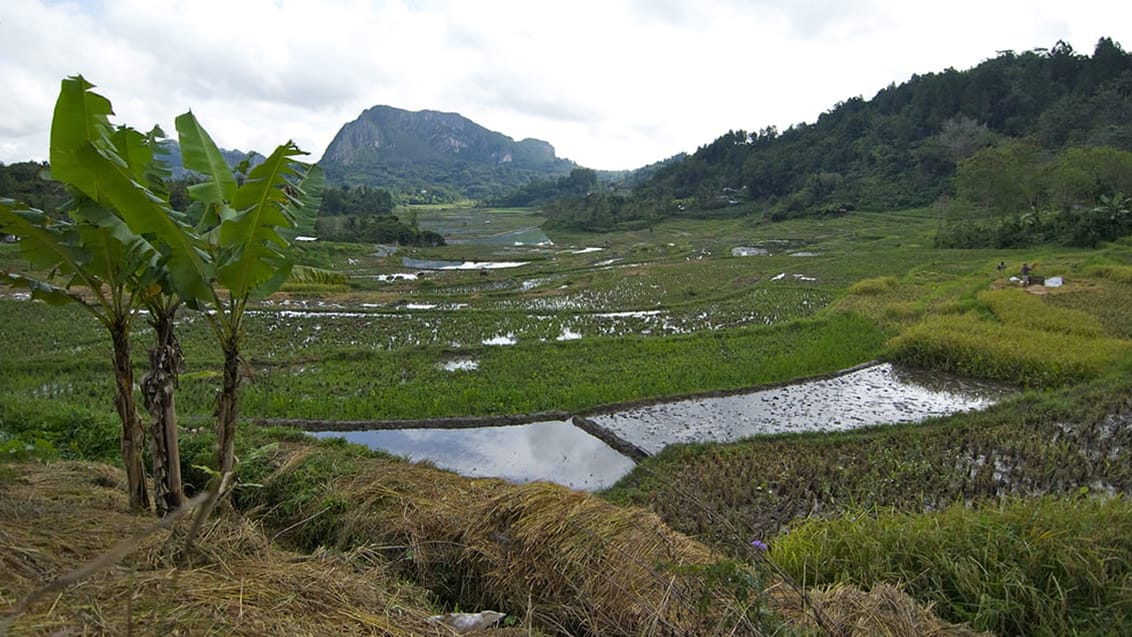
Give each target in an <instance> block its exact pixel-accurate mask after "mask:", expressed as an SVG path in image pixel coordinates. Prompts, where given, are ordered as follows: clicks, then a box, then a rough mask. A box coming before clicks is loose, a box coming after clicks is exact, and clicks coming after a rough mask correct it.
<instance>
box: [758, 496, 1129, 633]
mask: <svg viewBox="0 0 1132 637" xmlns="http://www.w3.org/2000/svg"><path fill="white" fill-rule="evenodd" d="M1130 528H1132V502H1130V501H1129V500H1128V499H1126V498H1121V497H1115V498H1038V499H1026V500H1014V501H1010V502H1008V503H1005V504H1002V505H1000V506H989V507H986V508H982V509H978V510H973V509H970V508H968V507H965V506H963V505H954V506H951V507H948V508H946V509H944V510H942V511H938V512H935V513H929V514H911V513H895V512H874V511H868V510H866V511H847V512H845V513H843V514H842V515H840V516H838V517H836V518H832V519H811V520H807V521H806V522H804V523H802V524H800V525H798V526H797V527H795V528H792V529H791V530H790V532H789V533H786V534H783V535H781V536H778V537H777V538H775V539H774V541H773V542H772V543H771V546H772V557H773V559H774V560H775V561H776V562H777V563H778V564H779V565H780V566H782V567H783V568H785V569H786V570H787V571H788V572H790V573H791V575H792V576H794V577H795V578H797V579H799V580H800V581H801V580H804V581H805V582H806V584H807V585H826V584H833V583H853V584H856V585H860V586H864V587H869V586H872V585H873V584H875V583H879V582H901V583H903V584H904V586H905V587H906V590H907V591H908V592H909V593H910V594H912V596H913V597H916V598H918V599H919V600H921V601H927V602H933V603H934V604H935V609H936V611H937V612H938V613H939V614H940V615H941V616H942V617H944V618H946V619H949V620H951V621H955V622H969V623H970V624H971V625H972V626H974V627H976V628H978V629H981V630H989V631H994V632H996V633H998V634H1006V635H1067V634H1110V635H1116V634H1129V633H1132V594H1130V593H1132V535H1130V534H1129V533H1128V529H1130Z"/></svg>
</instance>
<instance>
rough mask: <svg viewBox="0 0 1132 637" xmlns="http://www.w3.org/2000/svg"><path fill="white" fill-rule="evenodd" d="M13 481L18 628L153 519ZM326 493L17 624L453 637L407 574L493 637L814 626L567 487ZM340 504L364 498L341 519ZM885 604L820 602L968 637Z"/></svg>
mask: <svg viewBox="0 0 1132 637" xmlns="http://www.w3.org/2000/svg"><path fill="white" fill-rule="evenodd" d="M329 451H330V452H331V453H333V450H329ZM313 459H321V460H320V461H322V462H325V461H326V459H325V456H323V455H322V454H321V453H320V452H315V451H312V448H311V447H309V446H305V445H296V446H293V447H291V448H290V449H289V450H281V451H280V452H279V455H278V456H277V458H276V461H277V462H278V463H279V468H278V470H277V471H276V473H275V474H274V476H273V477H272V478H271V479H270V480H268V481H267V485H266V488H265V489H263V491H264V492H271V491H272V489H273V488H274V487H281V486H285V485H287V478H288V476H294V475H296V474H297V473H301V468H302V467H303V465H304V463H305V462H307V461H309V460H313ZM347 464H349V463H347ZM3 468H4V472H3V475H2V476H0V613H2V614H3V616H4V618H5V619H9V617H7V616H8V615H10V611H11V610H12V609H13V608H14V607H16V605H17V604H18V603H19V602H20V601H21V600H23V599H24V598H25V597H26V596H28V594H29V593H31V592H32V591H34V590H36V589H38V588H40V587H42V586H43V585H44V584H46V583H48V582H50V581H52V580H53V579H55V578H57V577H59V576H61V575H63V574H65V573H67V572H69V571H71V570H72V569H74V568H76V567H77V566H79V565H81V564H83V563H85V562H87V561H89V560H91V559H92V558H94V557H96V556H99V555H101V554H103V553H105V552H106V551H108V550H109V549H110V548H111V547H112V546H113V545H114V544H115V543H117V542H118V541H120V540H121V539H122V538H128V537H130V536H133V535H135V534H138V533H140V532H142V531H144V530H145V529H147V528H149V527H150V526H151V525H152V524H153V522H154V520H153V518H151V517H149V516H147V515H141V514H135V513H131V512H130V511H129V510H128V508H127V502H126V498H125V492H124V489H123V486H122V480H123V477H122V475H121V472H120V471H119V470H117V469H113V468H110V467H107V466H104V465H99V464H93V463H79V462H61V463H56V464H52V465H31V464H27V465H5V466H4V467H3ZM309 475H311V474H308V477H309ZM316 475H321V474H316ZM273 485H274V487H273ZM290 486H295V485H293V484H292V485H290ZM323 486H324V487H325V490H326V493H324V494H321V495H316V497H312V498H308V500H309V502H310V503H311V506H312V508H315V510H308V509H303V508H301V507H300V508H297V509H292V510H291V513H289V514H287V515H284V514H282V512H281V511H282V508H283V507H281V506H278V505H276V506H274V507H270V508H268V509H261V510H260V511H259V515H260V516H261V518H260V519H262V520H264V521H265V523H267V524H269V525H270V526H271V527H272V528H273V529H279V530H276V531H274V532H273V533H271V532H269V533H265V530H264V528H262V527H261V526H260V525H259V524H257V523H255V522H252V521H250V520H251V519H252V518H251V517H243V516H240V515H237V514H235V513H234V512H231V511H229V512H227V513H225V514H222V515H220V516H219V517H217V518H216V519H214V520H212V521H210V522H209V523H208V524H206V527H205V529H204V532H203V535H202V538H201V541H200V547H201V548H200V550H198V551H197V552H196V553H194V554H193V555H192V559H191V562H190V563H188V564H187V565H178V564H177V563H175V562H176V559H175V557H176V555H175V554H176V551H178V550H180V547H181V546H182V542H180V540H182V539H183V536H184V533H185V529H184V525H182V526H181V527H175V528H174V529H173V530H172V531H162V532H158V533H155V534H153V535H150V536H148V537H147V538H146V539H145V540H144V541H142V542H141V544H140V545H139V546H137V548H136V550H134V551H133V552H132V553H130V554H129V555H128V556H127V557H126V558H125V559H124V560H123V561H122V562H120V563H119V564H117V565H115V566H112V567H109V568H107V569H104V570H102V571H100V572H98V573H96V574H95V575H93V576H91V577H89V578H87V579H84V580H81V581H79V582H78V583H76V584H74V585H72V586H70V587H68V588H66V589H65V590H63V592H61V593H59V594H57V595H48V596H47V597H45V598H44V599H42V600H40V601H38V602H36V603H35V604H33V605H32V607H31V608H29V609H28V610H27V612H25V613H23V614H21V615H19V616H18V617H15V618H13V619H14V622H13V623H12V625H11V627H10V634H12V635H49V634H51V635H53V634H138V635H158V634H161V635H166V634H167V635H201V634H204V635H211V634H224V635H327V634H331V635H335V634H337V635H394V636H396V635H421V636H428V635H449V634H451V633H450V632H449V631H448V629H446V628H444V627H441V626H437V625H434V624H430V623H428V621H427V617H428V616H429V615H431V614H433V613H435V612H437V611H436V607H435V606H433V605H431V604H430V603H429V599H430V592H428V591H425V590H424V589H422V588H419V587H417V586H414V585H411V584H408V583H405V582H404V580H403V579H401V578H400V577H399V576H401V575H406V574H407V575H412V576H413V577H414V578H415V579H416V580H417V582H418V584H423V585H425V586H428V587H429V588H431V589H432V590H433V592H436V593H438V594H439V595H441V596H443V597H447V598H448V599H450V600H459V602H460V604H461V607H462V609H465V610H471V609H472V605H478V606H477V607H478V608H498V609H500V610H508V611H510V612H512V613H515V614H519V615H521V616H523V617H524V624H523V625H520V626H512V627H496V628H492V629H488V630H487V631H483V632H482V633H477V634H484V635H491V634H503V635H506V634H515V635H518V634H522V635H540V634H546V633H547V632H549V633H557V634H574V635H610V636H615V635H693V636H694V635H718V634H732V635H757V634H767V630H766V628H767V625H761V624H760V625H757V626H756V625H754V624H753V623H751V621H750V620H749V618H748V616H747V611H749V610H751V609H752V607H754V606H755V605H756V603H764V602H765V603H769V604H770V605H771V607H772V608H773V609H774V610H776V611H777V612H779V613H780V614H781V616H782V617H783V618H785V622H786V625H787V626H792V627H794V628H795V629H796V630H797V631H798V632H799V633H801V634H815V633H817V632H818V628H817V627H816V624H815V623H814V622H813V620H812V617H811V616H810V614H809V613H808V612H807V611H806V609H805V608H804V607H803V605H802V601H801V599H800V598H799V597H798V595H797V593H796V592H795V591H793V590H792V589H790V588H788V587H785V586H783V585H781V584H777V585H772V586H771V587H770V590H769V591H768V594H766V595H756V596H755V597H754V598H752V599H749V600H748V601H746V602H744V601H741V600H740V598H739V597H737V596H735V595H734V594H732V593H734V588H733V587H732V588H729V585H728V582H721V581H718V580H717V581H714V582H713V581H712V578H711V577H705V576H704V574H705V572H707V571H705V570H704V567H707V566H709V565H712V564H717V563H718V556H716V555H713V554H712V553H711V552H710V551H709V550H708V549H707V548H705V547H704V546H703V545H701V544H699V543H697V542H695V541H693V540H691V539H688V538H687V537H684V536H682V535H680V534H677V533H674V532H672V531H670V530H668V528H667V527H666V526H665V525H664V524H663V523H662V522H661V521H660V520H659V519H658V518H657V517H656V516H654V515H653V514H651V513H648V512H646V511H643V510H637V509H624V508H619V507H615V506H613V505H611V504H608V503H606V502H604V501H602V500H599V499H597V498H594V497H592V496H589V495H588V494H585V493H578V492H572V491H569V490H567V489H565V488H562V487H559V486H556V485H550V484H541V483H540V484H526V485H512V484H508V483H504V482H501V481H497V480H469V479H464V478H460V477H458V476H455V475H452V474H448V473H444V472H440V471H436V470H433V469H429V468H427V467H421V466H415V465H409V464H406V463H402V462H397V461H391V460H382V459H378V458H366V459H364V461H360V462H358V463H357V464H353V465H351V466H349V468H348V470H344V473H343V474H342V475H339V476H338V477H337V478H335V479H328V480H327V481H326V482H325V483H324V485H323ZM327 496H332V497H333V498H345V499H346V500H347V501H349V502H351V503H353V504H352V506H350V507H348V508H346V509H344V510H339V511H337V512H329V511H328V510H327V508H326V507H325V506H323V505H324V504H325V503H326V502H327V501H328V500H327V499H326V497H327ZM265 503H266V502H265ZM269 506H270V505H269ZM320 511H323V513H321V514H320V513H319V512H320ZM330 517H333V518H334V524H328V520H327V519H324V518H330ZM320 519H321V520H322V521H321V524H322V525H323V526H322V527H321V528H323V530H324V531H326V532H330V533H331V534H332V536H331V537H327V538H326V539H327V540H328V543H331V542H333V543H334V544H335V546H334V547H330V548H319V549H316V550H313V551H311V552H310V553H307V554H298V553H293V552H288V551H284V550H282V549H280V548H278V547H277V546H275V545H273V542H272V539H271V538H272V537H281V538H285V537H287V536H288V535H290V534H296V533H300V532H301V530H302V528H303V527H304V526H306V525H309V524H313V523H315V522H316V521H317V520H320ZM277 525H278V526H277ZM740 566H741V567H742V565H740ZM725 579H726V578H725ZM728 581H730V582H731V583H732V584H733V581H731V580H728ZM878 590H883V589H881V588H878V589H875V590H874V592H873V593H872V594H869V595H865V594H863V593H860V592H859V591H856V590H855V589H841V590H839V591H838V592H836V593H835V594H829V595H825V594H817V596H816V598H815V599H817V600H818V601H820V603H821V607H822V609H823V613H824V614H825V616H826V617H827V618H829V619H830V620H831V621H832V622H834V623H835V626H836V627H837V629H838V630H839V631H841V634H845V635H874V634H889V635H913V634H923V635H966V634H970V633H968V632H964V631H962V630H949V627H947V626H946V625H945V624H942V623H941V622H939V621H938V620H937V619H936V618H935V617H934V616H933V615H932V614H931V613H930V611H928V610H926V609H923V608H921V607H919V606H917V605H916V604H915V602H914V601H912V600H910V599H909V598H907V597H906V596H902V595H887V596H883V597H879V596H878V593H877V591H878ZM762 592H763V591H756V593H762ZM760 600H761V601H760ZM764 619H766V617H765V616H764ZM535 627H538V628H539V629H540V630H536V629H535ZM2 632H3V629H2V627H0V633H2ZM778 634H782V633H781V632H779V633H778ZM790 634H794V633H790Z"/></svg>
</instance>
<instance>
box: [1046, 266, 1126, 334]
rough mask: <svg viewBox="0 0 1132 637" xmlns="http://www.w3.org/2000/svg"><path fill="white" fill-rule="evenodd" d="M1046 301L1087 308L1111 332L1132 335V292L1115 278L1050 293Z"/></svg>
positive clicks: (1085, 309) (1064, 306)
mask: <svg viewBox="0 0 1132 637" xmlns="http://www.w3.org/2000/svg"><path fill="white" fill-rule="evenodd" d="M1045 300H1046V303H1048V304H1050V305H1053V306H1056V307H1061V308H1066V309H1070V310H1076V311H1079V312H1086V313H1088V314H1089V315H1090V316H1091V317H1093V318H1094V319H1095V320H1096V321H1097V322H1099V323H1100V325H1101V326H1102V327H1103V328H1104V331H1105V333H1106V334H1108V335H1109V336H1115V337H1117V338H1123V339H1132V320H1129V319H1128V317H1129V316H1132V294H1129V288H1128V287H1127V286H1125V285H1123V284H1121V283H1117V282H1115V281H1112V280H1111V279H1096V280H1094V281H1093V282H1092V284H1091V285H1089V286H1088V287H1081V288H1073V289H1068V290H1065V291H1064V292H1060V293H1058V294H1050V295H1048V296H1046V297H1045Z"/></svg>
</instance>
